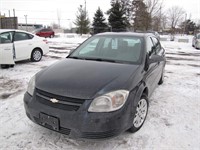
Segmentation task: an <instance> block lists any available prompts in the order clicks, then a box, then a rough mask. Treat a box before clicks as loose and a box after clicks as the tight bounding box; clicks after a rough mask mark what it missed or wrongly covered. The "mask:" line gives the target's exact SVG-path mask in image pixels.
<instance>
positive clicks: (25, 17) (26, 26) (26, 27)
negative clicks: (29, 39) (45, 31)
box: [24, 15, 28, 31]
mask: <svg viewBox="0 0 200 150" xmlns="http://www.w3.org/2000/svg"><path fill="white" fill-rule="evenodd" d="M24 17H25V21H26V31H28V30H27V15H24Z"/></svg>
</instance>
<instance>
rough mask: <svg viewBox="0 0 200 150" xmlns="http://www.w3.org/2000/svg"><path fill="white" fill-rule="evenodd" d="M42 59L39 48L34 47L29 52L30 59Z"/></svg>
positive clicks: (34, 60)
mask: <svg viewBox="0 0 200 150" xmlns="http://www.w3.org/2000/svg"><path fill="white" fill-rule="evenodd" d="M41 59H42V51H41V50H40V49H34V50H33V51H32V53H31V61H33V62H38V61H40V60H41Z"/></svg>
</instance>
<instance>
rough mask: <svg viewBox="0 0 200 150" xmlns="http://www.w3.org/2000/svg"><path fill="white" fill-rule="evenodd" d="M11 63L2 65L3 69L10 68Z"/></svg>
mask: <svg viewBox="0 0 200 150" xmlns="http://www.w3.org/2000/svg"><path fill="white" fill-rule="evenodd" d="M9 66H10V65H1V68H2V69H8V68H9Z"/></svg>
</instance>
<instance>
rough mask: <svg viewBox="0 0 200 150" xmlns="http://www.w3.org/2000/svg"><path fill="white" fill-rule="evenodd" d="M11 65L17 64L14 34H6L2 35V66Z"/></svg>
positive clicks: (0, 49)
mask: <svg viewBox="0 0 200 150" xmlns="http://www.w3.org/2000/svg"><path fill="white" fill-rule="evenodd" d="M10 64H11V65H13V64H15V62H14V47H13V42H12V32H4V33H1V34H0V65H10Z"/></svg>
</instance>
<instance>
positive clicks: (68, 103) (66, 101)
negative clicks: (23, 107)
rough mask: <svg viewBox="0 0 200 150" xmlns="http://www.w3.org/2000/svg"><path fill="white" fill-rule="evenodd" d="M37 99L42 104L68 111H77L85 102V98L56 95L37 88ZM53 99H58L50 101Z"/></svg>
mask: <svg viewBox="0 0 200 150" xmlns="http://www.w3.org/2000/svg"><path fill="white" fill-rule="evenodd" d="M36 99H37V101H39V102H40V103H42V104H45V105H48V106H50V107H54V108H58V109H63V110H67V111H77V110H78V109H79V108H80V106H81V105H82V104H83V103H84V102H85V100H83V99H75V98H69V97H64V96H59V95H54V94H51V93H48V92H45V91H42V90H40V89H36ZM51 99H56V100H58V101H57V102H52V101H50V100H51Z"/></svg>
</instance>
